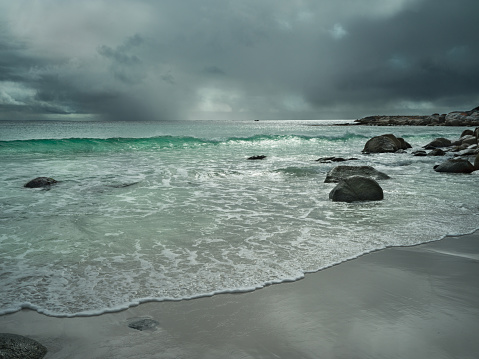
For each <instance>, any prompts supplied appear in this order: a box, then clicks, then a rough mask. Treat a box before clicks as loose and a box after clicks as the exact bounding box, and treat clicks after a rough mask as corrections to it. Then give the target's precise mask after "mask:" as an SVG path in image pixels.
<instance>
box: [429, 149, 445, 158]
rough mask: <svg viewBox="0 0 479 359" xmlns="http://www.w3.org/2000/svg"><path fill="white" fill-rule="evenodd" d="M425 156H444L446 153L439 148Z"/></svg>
mask: <svg viewBox="0 0 479 359" xmlns="http://www.w3.org/2000/svg"><path fill="white" fill-rule="evenodd" d="M427 155H428V156H445V155H446V152H444V151H443V150H441V149H440V148H435V149H433V150H432V151H431V152H429V153H428V154H427Z"/></svg>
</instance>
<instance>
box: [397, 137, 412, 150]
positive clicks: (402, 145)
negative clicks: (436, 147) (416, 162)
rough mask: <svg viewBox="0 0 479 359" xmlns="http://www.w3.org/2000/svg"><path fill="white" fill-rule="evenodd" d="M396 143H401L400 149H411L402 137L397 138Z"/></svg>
mask: <svg viewBox="0 0 479 359" xmlns="http://www.w3.org/2000/svg"><path fill="white" fill-rule="evenodd" d="M397 139H398V141H399V142H400V143H401V147H400V148H401V149H402V150H407V149H408V148H412V146H411V145H410V144H409V143H407V142H406V140H404V138H402V137H397Z"/></svg>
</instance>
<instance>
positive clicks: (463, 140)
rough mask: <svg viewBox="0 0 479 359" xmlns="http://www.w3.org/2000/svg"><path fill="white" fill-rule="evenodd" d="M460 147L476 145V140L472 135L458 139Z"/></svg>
mask: <svg viewBox="0 0 479 359" xmlns="http://www.w3.org/2000/svg"><path fill="white" fill-rule="evenodd" d="M459 141H461V145H477V138H476V136H474V135H466V136H463V137H461V138H460V139H459Z"/></svg>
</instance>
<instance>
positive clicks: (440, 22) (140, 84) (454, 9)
mask: <svg viewBox="0 0 479 359" xmlns="http://www.w3.org/2000/svg"><path fill="white" fill-rule="evenodd" d="M53 2H55V1H53ZM107 2H108V1H107ZM62 4H63V6H62V7H61V9H62V11H68V9H69V5H68V4H69V3H68V2H62ZM71 4H72V5H70V6H72V7H73V2H72V3H71ZM78 4H79V3H75V6H74V8H75V11H80V12H81V11H82V6H81V5H78ZM112 4H113V2H112ZM114 4H115V13H116V14H121V15H122V16H123V19H124V23H121V24H123V25H122V26H120V25H118V26H117V25H111V27H110V28H109V27H108V26H106V25H105V23H96V24H90V23H89V22H88V21H91V14H90V13H89V12H87V11H86V10H85V14H82V13H79V14H78V19H80V20H78V24H76V25H77V28H80V29H82V26H81V25H82V22H81V21H84V24H83V28H84V30H83V31H84V34H81V36H79V38H80V39H82V41H83V42H82V43H75V42H71V43H70V42H68V41H65V38H64V37H62V46H56V45H55V43H54V41H52V39H47V40H48V41H46V40H45V38H44V37H42V36H41V33H40V34H37V33H23V32H20V34H19V33H18V31H19V30H18V29H13V28H12V29H9V28H8V27H6V28H5V31H4V34H5V35H4V36H3V37H1V38H0V55H1V56H0V84H1V82H2V81H3V82H4V83H5V84H6V85H4V88H3V92H2V91H1V90H2V89H0V94H3V95H1V96H3V97H1V98H3V99H4V100H3V102H0V109H1V110H2V113H3V114H5V113H8V114H13V113H14V112H15V113H16V114H18V113H21V114H25V113H32V114H35V113H36V112H38V113H48V112H49V111H50V112H55V111H57V112H58V113H77V114H93V115H101V116H104V117H105V118H108V119H168V118H187V117H188V114H189V113H192V112H194V111H201V109H202V108H203V109H204V108H216V109H222V110H224V111H226V109H232V111H238V112H239V111H241V112H242V113H251V116H254V114H256V113H269V114H270V115H268V116H269V117H275V116H278V117H280V116H283V115H282V113H285V114H286V115H284V116H286V117H288V116H290V115H291V116H293V115H294V113H293V112H295V111H296V112H298V114H297V116H299V117H303V115H304V113H307V114H308V116H312V117H318V116H319V117H330V116H331V117H341V116H347V117H359V116H362V115H368V114H375V113H379V112H383V113H395V112H401V111H403V112H409V113H411V112H416V113H417V112H421V111H423V112H426V113H428V111H434V112H436V111H438V112H442V111H447V110H456V109H461V108H465V109H468V108H472V107H475V106H477V102H479V86H478V84H479V81H478V80H479V68H478V67H477V65H476V63H477V60H476V59H477V58H478V55H479V48H478V46H477V44H476V43H477V34H478V33H479V23H478V22H477V21H476V20H475V18H474V16H475V15H474V14H475V13H477V11H478V10H479V3H478V2H477V1H476V0H457V1H446V0H434V1H433V0H391V1H388V2H384V1H382V0H381V1H380V0H358V1H355V2H350V3H348V6H345V5H344V3H343V2H338V1H333V0H327V1H321V2H318V1H313V0H306V1H301V2H291V1H289V0H288V1H286V0H279V1H278V0H254V1H253V0H244V1H238V2H225V1H222V0H203V1H196V0H185V1H181V2H180V1H173V0H165V1H162V2H156V1H147V0H143V1H139V2H138V3H137V4H138V6H137V7H136V8H135V11H136V13H135V14H131V13H132V8H131V6H130V5H129V4H127V3H126V2H122V1H118V2H115V3H114ZM59 8H60V7H59ZM107 8H108V7H106V6H104V7H100V9H103V10H102V11H106V10H105V9H107ZM8 9H9V7H8V5H3V8H2V9H0V10H5V11H3V13H4V14H6V13H8V11H6V10H8ZM12 11H13V10H12ZM50 11H55V8H52V9H50ZM58 11H60V10H58ZM12 14H13V15H11V14H10V16H14V15H17V14H16V13H14V12H13V13H12ZM56 15H57V16H61V15H63V13H58V14H56ZM106 15H107V14H106V13H105V16H106ZM1 16H2V15H0V17H1ZM94 18H95V19H96V21H98V19H101V16H100V14H96V16H95V17H94ZM81 19H84V20H81ZM5 23H7V24H8V22H5ZM36 25H37V26H40V27H48V26H50V25H49V24H48V23H42V24H36ZM4 26H7V25H4ZM115 26H116V27H115ZM96 28H99V29H102V31H100V32H98V33H96V32H95V29H96ZM75 29H76V28H75ZM108 30H110V31H108ZM126 30H128V31H126ZM80 31H81V30H80ZM45 33H47V34H51V33H52V31H45ZM80 49H81V51H80ZM12 84H13V85H12ZM7 85H8V86H7ZM0 86H1V85H0ZM22 91H23V94H22ZM404 104H407V106H405V105H404ZM424 104H429V105H428V106H429V107H427V106H426V107H424ZM12 108H13V109H12ZM301 111H302V112H304V113H301ZM226 115H227V114H225V116H226Z"/></svg>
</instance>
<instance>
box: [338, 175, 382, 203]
mask: <svg viewBox="0 0 479 359" xmlns="http://www.w3.org/2000/svg"><path fill="white" fill-rule="evenodd" d="M383 198H384V193H383V189H382V188H381V186H380V185H379V184H378V183H377V182H376V181H375V180H373V179H372V178H370V177H364V176H351V177H347V178H345V179H343V180H342V181H341V182H339V183H338V184H337V185H336V187H334V188H333V190H332V191H331V192H330V193H329V199H331V200H332V201H333V202H356V201H380V200H382V199H383Z"/></svg>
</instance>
